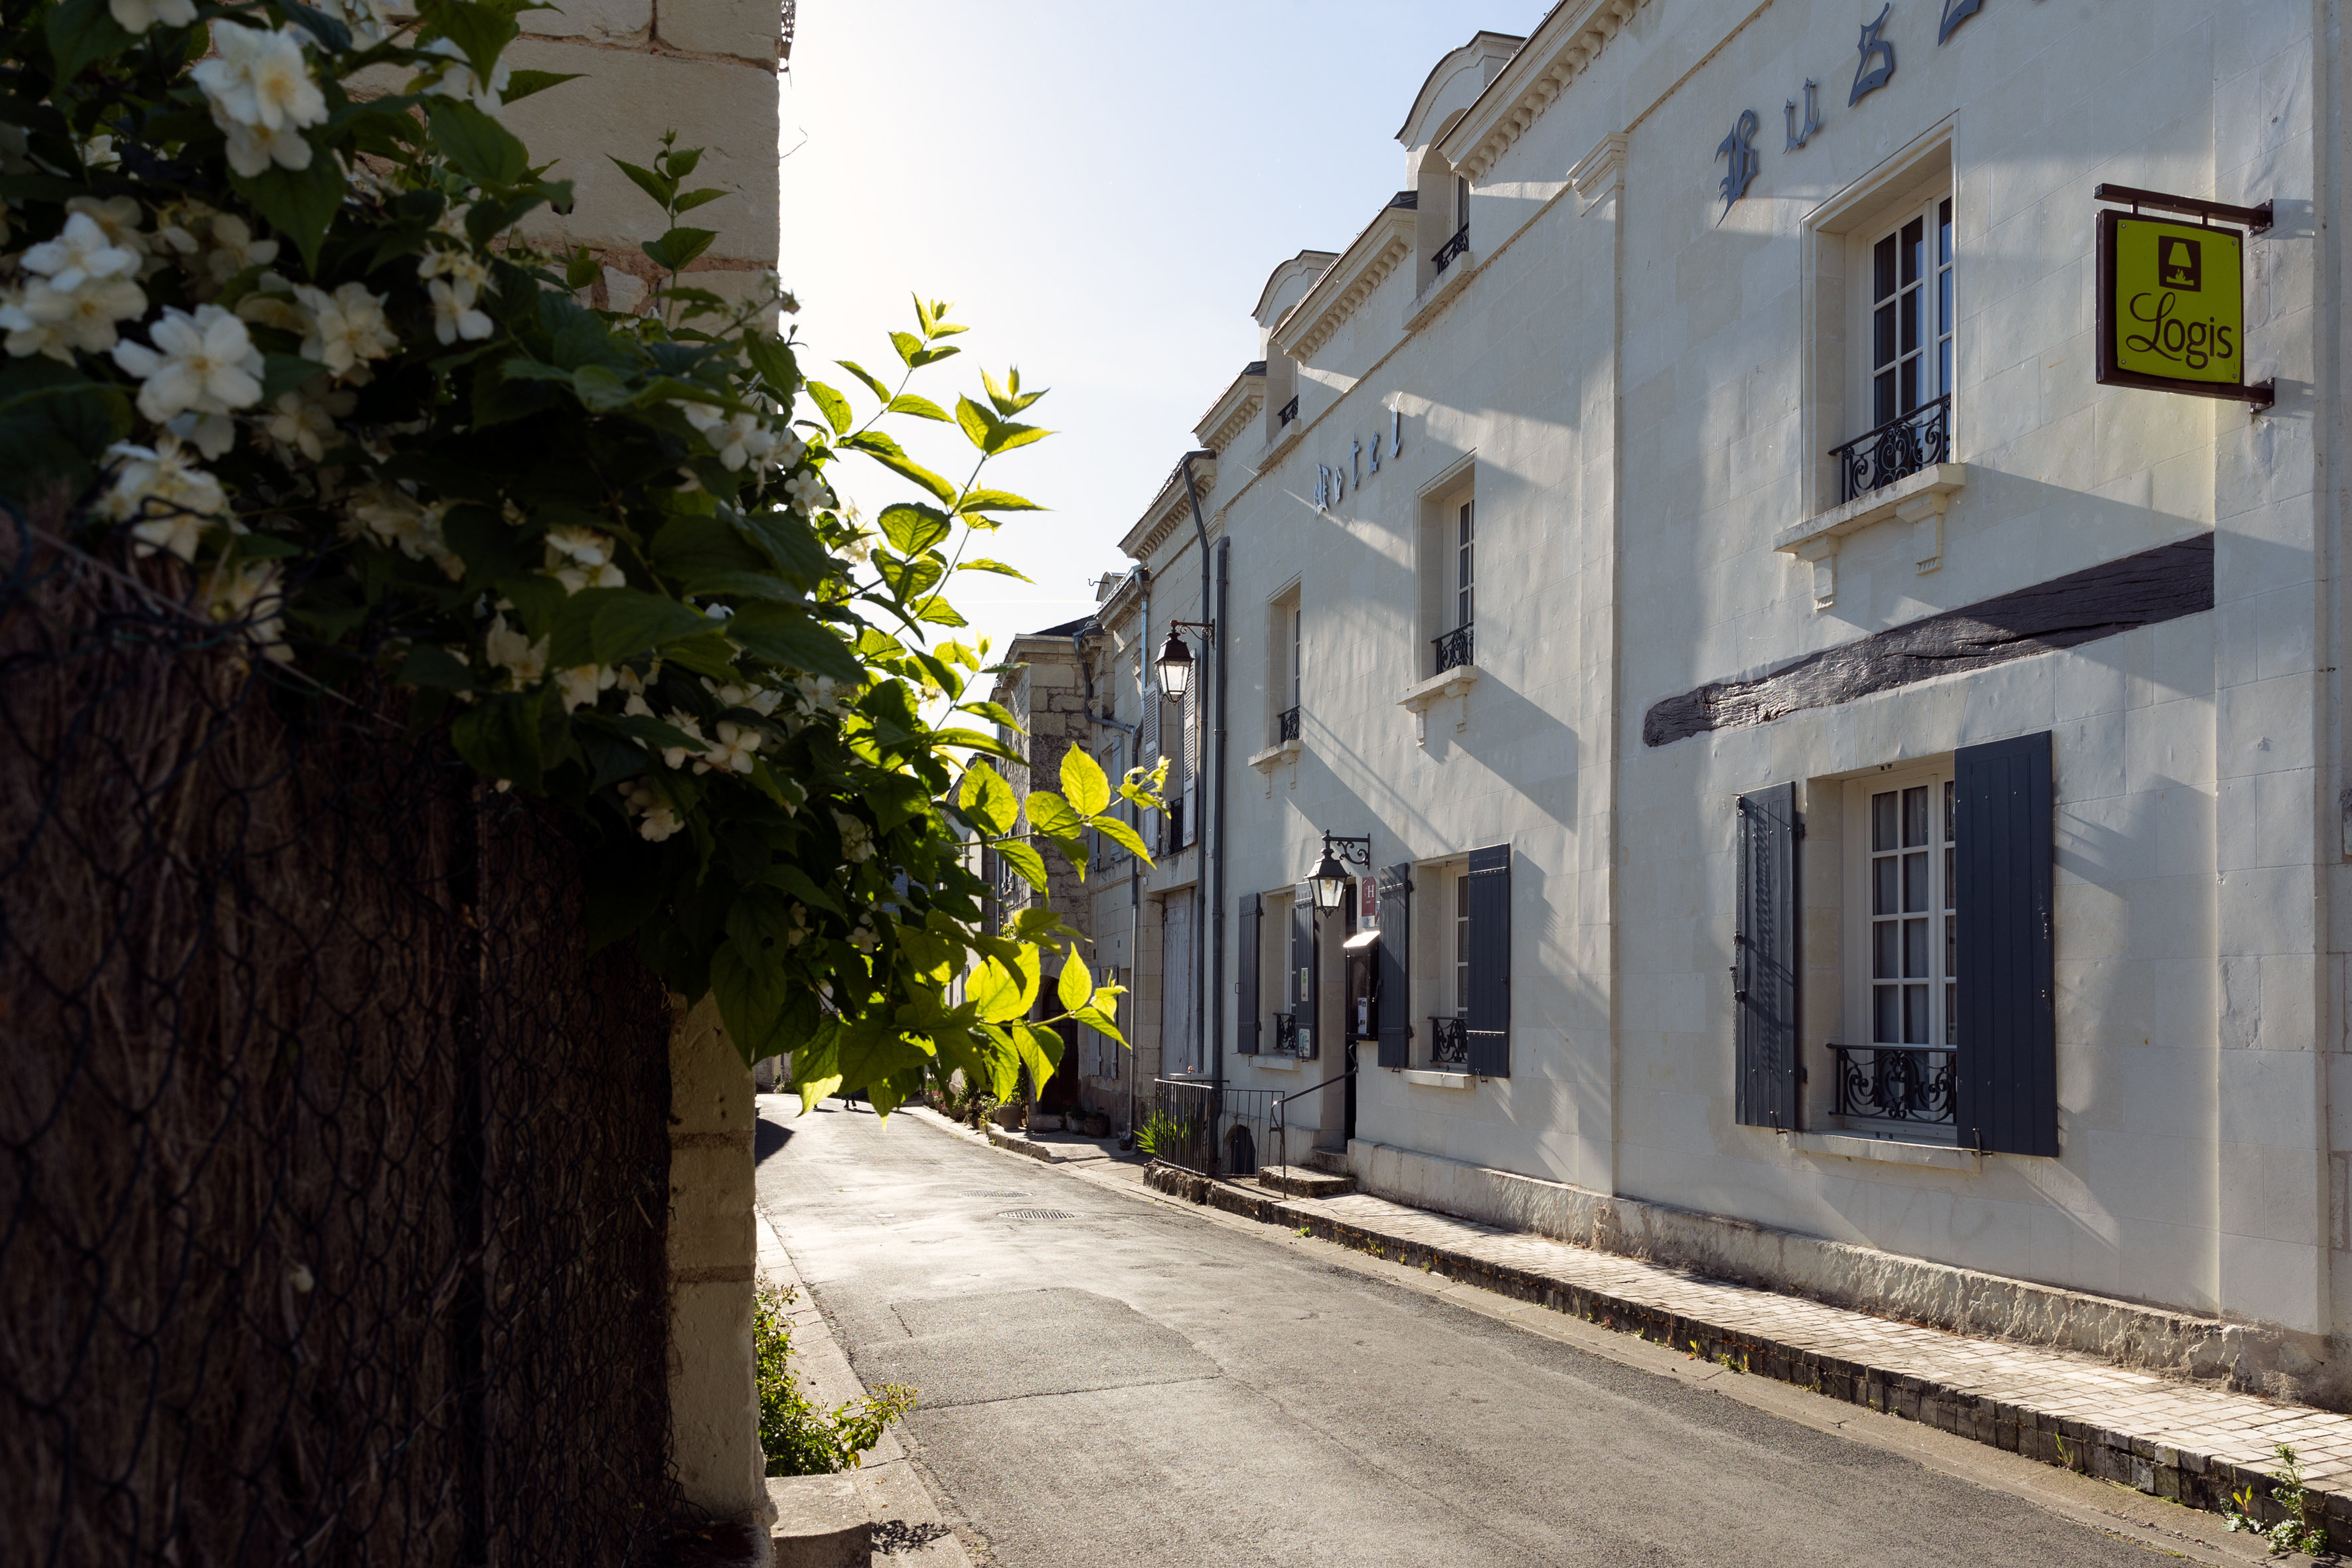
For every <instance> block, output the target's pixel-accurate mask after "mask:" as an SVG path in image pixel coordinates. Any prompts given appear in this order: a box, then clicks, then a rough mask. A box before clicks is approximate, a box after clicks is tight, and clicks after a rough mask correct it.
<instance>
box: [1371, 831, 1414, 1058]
mask: <svg viewBox="0 0 2352 1568" xmlns="http://www.w3.org/2000/svg"><path fill="white" fill-rule="evenodd" d="M1380 884H1381V941H1380V968H1379V971H1378V977H1377V978H1376V979H1375V980H1374V982H1373V984H1375V985H1376V986H1377V987H1378V990H1377V991H1376V992H1375V994H1374V999H1373V1002H1372V1005H1373V1006H1374V1007H1376V1008H1378V1009H1379V1011H1380V1020H1381V1029H1380V1039H1381V1066H1382V1067H1384V1068H1401V1067H1409V1066H1411V1065H1412V980H1411V971H1410V969H1409V967H1408V963H1409V961H1410V959H1411V957H1412V867H1411V866H1410V865H1403V866H1391V867H1389V868H1387V869H1385V870H1383V871H1382V872H1381V875H1380Z"/></svg>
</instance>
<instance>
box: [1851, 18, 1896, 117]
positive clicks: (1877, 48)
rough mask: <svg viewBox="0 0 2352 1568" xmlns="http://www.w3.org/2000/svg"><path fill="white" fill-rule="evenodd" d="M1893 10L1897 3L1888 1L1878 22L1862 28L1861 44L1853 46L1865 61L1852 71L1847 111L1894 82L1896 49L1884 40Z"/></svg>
mask: <svg viewBox="0 0 2352 1568" xmlns="http://www.w3.org/2000/svg"><path fill="white" fill-rule="evenodd" d="M1894 10H1895V0H1886V4H1885V6H1883V7H1882V8H1881V9H1880V11H1879V13H1878V19H1877V20H1876V21H1874V22H1864V24H1863V25H1862V42H1861V43H1859V44H1857V45H1856V46H1854V47H1856V48H1858V49H1860V50H1861V51H1862V59H1861V62H1860V63H1859V64H1857V65H1856V66H1855V67H1854V68H1853V91H1852V92H1850V93H1848V94H1846V100H1845V106H1846V107H1847V108H1848V109H1852V108H1853V106H1854V105H1855V104H1857V103H1860V102H1861V101H1862V100H1864V98H1866V97H1868V96H1869V95H1870V94H1872V93H1874V92H1876V91H1877V90H1878V89H1880V88H1882V87H1885V85H1886V84H1887V83H1888V82H1889V81H1892V80H1893V79H1895V46H1894V45H1893V44H1890V43H1888V42H1887V41H1886V39H1885V36H1884V35H1885V32H1886V18H1887V16H1889V15H1891V14H1892V13H1893V11H1894ZM1874 62H1875V63H1874Z"/></svg>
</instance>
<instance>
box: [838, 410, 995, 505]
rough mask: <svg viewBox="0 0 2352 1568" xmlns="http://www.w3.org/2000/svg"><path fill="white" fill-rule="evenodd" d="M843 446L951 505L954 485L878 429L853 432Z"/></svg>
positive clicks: (954, 494)
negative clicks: (910, 480) (910, 455)
mask: <svg viewBox="0 0 2352 1568" xmlns="http://www.w3.org/2000/svg"><path fill="white" fill-rule="evenodd" d="M810 385H811V388H812V390H814V385H815V384H814V383H811V384H810ZM842 445H843V446H844V447H848V448H849V449H850V450H851V451H854V452H863V453H865V454H866V456H867V457H869V458H873V459H874V460H875V461H876V462H877V463H879V464H881V465H882V466H883V467H884V468H887V469H889V470H890V471H891V472H892V473H894V474H897V475H898V477H899V478H900V479H912V480H913V481H914V482H915V483H917V484H919V485H920V486H922V487H923V489H927V490H929V491H930V492H931V494H933V495H935V496H937V497H938V498H939V499H940V500H941V501H942V502H945V503H948V504H950V505H952V504H953V503H954V501H955V499H956V491H955V486H953V485H951V484H950V483H948V482H947V480H945V479H941V478H940V476H939V475H937V474H935V473H933V472H931V470H930V469H929V468H925V467H923V466H922V465H921V464H920V463H918V462H917V461H915V460H914V459H913V458H909V457H908V456H907V454H906V452H905V450H904V449H902V448H901V447H899V445H898V442H897V441H895V440H893V439H892V438H891V437H888V436H887V435H885V434H883V433H882V432H881V431H879V430H861V431H859V432H858V433H857V434H856V435H855V436H851V437H847V438H846V439H845V440H844V441H843V442H842ZM958 510H961V508H959V509H958Z"/></svg>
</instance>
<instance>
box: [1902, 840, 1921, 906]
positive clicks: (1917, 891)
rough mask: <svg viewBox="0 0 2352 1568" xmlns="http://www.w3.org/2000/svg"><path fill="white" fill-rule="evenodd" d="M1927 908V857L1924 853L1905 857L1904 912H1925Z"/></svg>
mask: <svg viewBox="0 0 2352 1568" xmlns="http://www.w3.org/2000/svg"><path fill="white" fill-rule="evenodd" d="M1903 912H1904V913H1905V914H1906V915H1916V914H1925V913H1926V912H1927V856H1926V855H1925V854H1924V853H1923V854H1918V855H1906V856H1905V857H1903Z"/></svg>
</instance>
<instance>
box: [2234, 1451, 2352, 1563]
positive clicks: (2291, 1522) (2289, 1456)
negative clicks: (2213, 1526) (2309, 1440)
mask: <svg viewBox="0 0 2352 1568" xmlns="http://www.w3.org/2000/svg"><path fill="white" fill-rule="evenodd" d="M2273 1451H2274V1452H2275V1453H2276V1454H2277V1455H2278V1458H2279V1468H2277V1469H2275V1470H2273V1471H2272V1472H2271V1481H2272V1486H2271V1492H2270V1498H2271V1501H2272V1502H2273V1503H2276V1504H2277V1505H2278V1506H2279V1508H2280V1509H2282V1510H2284V1512H2285V1514H2286V1517H2285V1518H2284V1519H2282V1520H2280V1521H2278V1522H2277V1523H2276V1524H2273V1525H2269V1526H2267V1527H2266V1526H2264V1525H2263V1522H2262V1521H2261V1520H2260V1519H2259V1518H2258V1517H2256V1514H2255V1509H2256V1508H2257V1506H2258V1505H2259V1500H2258V1499H2257V1497H2256V1494H2255V1492H2254V1489H2253V1488H2252V1486H2245V1487H2241V1488H2239V1489H2237V1490H2236V1491H2235V1492H2233V1493H2231V1498H2230V1506H2229V1507H2228V1508H2227V1509H2225V1510H2223V1518H2224V1519H2225V1520H2226V1521H2228V1523H2229V1527H2230V1529H2231V1531H2240V1530H2242V1531H2245V1532H2246V1533H2247V1534H2249V1535H2252V1536H2256V1537H2258V1538H2260V1539H2262V1540H2263V1541H2266V1542H2270V1548H2271V1555H2272V1556H2273V1557H2282V1556H2284V1555H2285V1554H2286V1553H2287V1552H2303V1553H2304V1554H2305V1555H2306V1556H2311V1557H2316V1556H2318V1555H2319V1554H2320V1553H2321V1552H2325V1551H2326V1550H2327V1531H2325V1530H2323V1529H2321V1528H2319V1527H2318V1526H2317V1525H2315V1524H2311V1523H2308V1522H2307V1521H2305V1517H2304V1501H2305V1498H2304V1485H2303V1464H2302V1461H2300V1460H2299V1459H2297V1458H2295V1457H2294V1449H2293V1448H2291V1447H2288V1446H2287V1445H2286V1444H2284V1443H2281V1444H2280V1445H2279V1446H2278V1447H2277V1448H2276V1449H2275V1450H2273Z"/></svg>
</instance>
